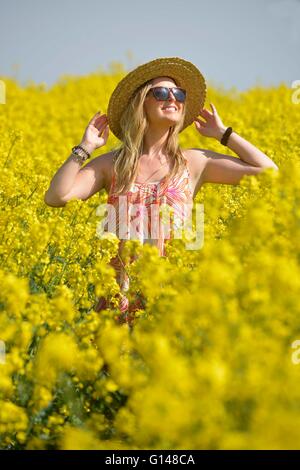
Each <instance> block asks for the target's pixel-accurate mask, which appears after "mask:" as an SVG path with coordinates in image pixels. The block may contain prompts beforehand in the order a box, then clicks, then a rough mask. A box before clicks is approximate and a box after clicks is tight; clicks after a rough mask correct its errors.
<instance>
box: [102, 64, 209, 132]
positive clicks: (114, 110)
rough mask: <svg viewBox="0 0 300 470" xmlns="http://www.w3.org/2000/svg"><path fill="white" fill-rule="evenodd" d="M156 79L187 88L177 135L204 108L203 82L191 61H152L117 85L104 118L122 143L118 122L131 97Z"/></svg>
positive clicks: (204, 89) (132, 72) (204, 88)
mask: <svg viewBox="0 0 300 470" xmlns="http://www.w3.org/2000/svg"><path fill="white" fill-rule="evenodd" d="M159 76H168V77H171V78H173V79H174V80H175V82H176V84H177V86H179V87H182V88H185V89H186V92H187V94H186V101H185V106H186V114H185V120H184V124H183V126H182V129H181V131H180V132H182V131H183V130H184V129H185V128H186V127H187V126H189V125H190V124H192V123H193V121H194V120H195V118H196V117H197V116H199V114H200V111H201V110H202V109H203V106H204V103H205V98H206V82H205V79H204V77H203V75H202V73H201V72H200V70H198V68H197V67H196V66H195V65H194V64H192V63H191V62H189V61H187V60H184V59H181V58H179V57H163V58H159V59H155V60H151V61H150V62H147V63H145V64H142V65H139V66H138V67H137V68H135V69H134V70H132V71H131V72H129V73H128V74H127V75H126V76H125V77H124V78H123V79H122V80H121V81H120V82H119V83H118V85H117V86H116V88H115V89H114V91H113V93H112V95H111V97H110V99H109V103H108V109H107V118H108V124H109V127H110V130H111V132H112V133H113V134H114V135H115V136H116V137H117V138H118V139H120V140H122V129H121V126H120V119H121V117H122V114H123V112H124V111H125V109H126V107H127V105H128V103H129V100H130V98H131V97H132V96H133V94H134V92H135V91H136V89H137V88H138V87H139V86H141V85H142V84H143V83H145V82H147V81H148V80H151V79H153V78H155V77H159Z"/></svg>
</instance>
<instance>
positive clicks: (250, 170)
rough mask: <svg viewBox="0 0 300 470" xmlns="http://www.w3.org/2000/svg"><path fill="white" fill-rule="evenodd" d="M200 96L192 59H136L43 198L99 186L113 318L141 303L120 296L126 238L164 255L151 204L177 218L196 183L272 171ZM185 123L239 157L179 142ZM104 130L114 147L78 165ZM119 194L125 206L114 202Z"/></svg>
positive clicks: (60, 201) (100, 142) (86, 194)
mask: <svg viewBox="0 0 300 470" xmlns="http://www.w3.org/2000/svg"><path fill="white" fill-rule="evenodd" d="M205 96H206V84H205V80H204V77H203V75H202V74H201V72H200V71H199V70H198V69H197V68H196V67H195V65H193V64H192V63H191V62H188V61H186V60H184V59H180V58H178V57H167V58H160V59H155V60H152V61H150V62H147V63H146V64H143V65H140V66H139V67H137V68H136V69H134V70H133V71H131V72H130V73H129V74H127V75H126V76H125V77H124V78H123V79H122V80H121V81H120V82H119V84H118V85H117V87H116V88H115V90H114V92H113V93H112V95H111V98H110V101H109V105H108V112H107V115H106V114H102V115H101V114H100V113H96V114H95V115H94V116H93V118H92V119H91V121H90V122H89V124H88V126H87V128H86V130H85V132H84V135H83V138H82V140H81V143H80V145H79V146H75V147H73V149H72V154H71V155H70V157H69V158H68V159H67V160H66V162H65V163H64V164H63V165H62V167H61V168H60V169H59V170H58V171H57V173H56V174H55V175H54V177H53V179H52V181H51V184H50V187H49V189H48V191H47V192H46V194H45V202H46V204H48V205H50V206H56V207H57V206H64V205H65V204H66V203H67V201H69V200H70V199H72V198H78V199H82V200H87V199H88V198H90V197H91V196H93V195H94V194H95V193H97V192H98V191H100V190H101V189H102V188H105V190H106V192H107V193H108V200H107V202H108V207H112V208H113V210H112V211H111V214H110V216H109V217H108V219H107V225H106V227H105V229H106V230H107V228H108V229H110V227H109V225H108V224H109V222H113V226H114V227H115V229H116V231H117V232H116V234H117V235H118V237H119V239H120V243H119V252H118V255H117V256H116V257H114V258H113V259H111V261H110V264H111V265H112V266H113V267H114V269H115V271H116V279H117V281H118V283H119V285H120V290H121V294H120V301H119V308H120V315H119V317H118V320H119V321H120V322H123V321H125V322H128V323H129V324H131V323H132V321H133V318H134V316H133V312H134V310H135V309H136V308H139V307H144V306H145V299H144V298H143V296H142V295H139V296H138V295H137V299H136V302H134V304H133V305H130V304H129V301H128V298H127V297H126V291H127V290H128V288H129V276H128V272H127V271H126V266H125V264H124V260H122V248H123V246H124V243H125V242H126V239H130V238H137V239H139V240H140V241H141V243H151V244H152V245H155V246H157V248H158V252H159V254H160V255H161V256H165V242H166V239H168V233H169V235H170V233H171V232H168V233H167V235H166V233H165V231H164V230H163V229H162V226H161V221H160V218H159V216H158V213H157V212H155V211H154V212H151V210H152V209H151V210H150V207H151V206H152V207H153V206H154V207H155V208H158V207H160V205H161V204H167V205H168V206H170V207H172V209H173V210H174V215H175V219H174V220H177V221H179V223H180V222H181V221H183V220H184V219H185V217H186V216H187V214H188V215H190V212H189V211H188V212H187V211H186V207H187V206H188V207H191V205H192V203H193V200H194V198H195V196H196V194H197V193H198V191H199V190H200V188H201V187H202V185H203V184H205V183H223V184H238V183H239V181H240V179H241V178H242V177H243V176H244V175H255V174H257V173H259V172H261V171H263V170H264V169H265V168H269V167H272V168H274V169H276V170H278V167H277V166H276V164H275V163H274V162H273V161H272V160H271V159H270V158H269V157H268V156H267V155H265V154H264V153H263V152H261V151H260V150H259V149H258V148H256V147H255V146H254V145H252V144H251V143H250V142H248V141H246V140H245V139H243V138H242V137H241V136H240V135H238V134H237V133H236V132H234V131H233V130H232V128H231V127H227V126H225V125H224V124H223V122H222V120H221V118H220V116H219V115H218V112H217V110H216V107H215V106H214V105H213V104H210V106H211V111H209V110H207V109H204V107H203V106H204V102H205ZM198 116H200V117H201V118H202V119H203V120H202V119H200V118H199V117H198ZM192 123H194V125H195V129H196V130H197V131H198V132H199V133H200V134H201V135H202V136H205V137H210V138H214V139H217V140H218V141H219V142H220V143H221V144H222V145H227V146H228V147H229V148H230V149H231V150H232V151H233V152H235V153H236V154H237V156H238V157H239V158H236V157H231V156H228V155H224V154H222V153H217V152H214V151H211V150H206V149H199V148H193V149H182V148H180V146H179V143H178V135H179V133H180V132H182V131H183V130H184V129H185V128H186V127H187V126H188V125H190V124H192ZM109 128H110V129H111V131H112V132H113V133H114V135H115V136H116V137H117V138H118V139H120V141H121V145H120V146H119V147H118V148H116V149H114V150H112V151H110V152H108V153H105V154H104V155H101V156H99V157H96V158H94V159H93V160H92V161H90V162H89V163H87V164H86V165H85V166H84V167H83V168H81V166H82V164H83V163H84V162H85V161H86V159H87V158H89V157H90V155H91V153H92V152H93V151H94V150H95V149H97V148H99V147H102V146H104V145H105V144H106V142H107V139H108V135H109ZM121 198H122V199H121ZM121 200H122V201H123V203H126V204H123V205H122V204H120V201H121ZM132 208H134V210H133V209H132ZM150 214H151V215H150ZM153 214H154V217H153ZM112 217H113V218H114V221H112V220H111V218H112ZM120 233H121V235H120ZM133 233H134V236H133ZM153 233H154V236H153ZM149 234H150V235H152V236H149ZM137 294H138V293H137ZM140 294H141V293H140ZM107 306H109V301H108V300H107V299H104V298H100V299H99V300H98V302H97V304H96V305H95V307H94V309H95V310H96V311H100V310H101V309H103V308H106V307H107Z"/></svg>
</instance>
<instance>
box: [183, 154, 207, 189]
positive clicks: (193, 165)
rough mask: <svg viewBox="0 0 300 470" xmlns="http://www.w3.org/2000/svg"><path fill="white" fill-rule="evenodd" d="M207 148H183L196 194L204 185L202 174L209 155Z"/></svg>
mask: <svg viewBox="0 0 300 470" xmlns="http://www.w3.org/2000/svg"><path fill="white" fill-rule="evenodd" d="M205 152H206V150H205V149H198V148H192V149H183V153H184V156H185V157H186V159H187V162H188V167H189V170H190V174H191V178H192V180H193V185H194V188H195V190H194V195H196V194H197V192H198V191H199V190H200V188H201V186H202V184H203V183H202V181H201V175H202V173H203V170H204V168H205V165H206V161H207V156H206V155H205Z"/></svg>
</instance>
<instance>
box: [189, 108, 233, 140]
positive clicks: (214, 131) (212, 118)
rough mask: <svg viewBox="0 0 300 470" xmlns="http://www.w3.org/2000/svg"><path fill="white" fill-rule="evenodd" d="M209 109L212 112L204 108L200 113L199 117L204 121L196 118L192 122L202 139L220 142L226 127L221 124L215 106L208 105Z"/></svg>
mask: <svg viewBox="0 0 300 470" xmlns="http://www.w3.org/2000/svg"><path fill="white" fill-rule="evenodd" d="M210 107H211V109H212V112H210V111H208V109H204V108H203V109H202V110H201V111H200V116H201V117H202V118H203V119H205V121H202V120H200V119H199V118H196V119H195V120H194V123H195V127H196V129H197V130H198V132H199V133H200V134H201V135H203V136H204V137H214V138H216V139H218V140H220V137H221V136H222V135H223V133H224V132H225V130H226V126H225V125H224V124H223V122H222V120H221V118H220V116H219V115H218V112H217V110H216V108H215V106H214V105H213V104H212V103H210Z"/></svg>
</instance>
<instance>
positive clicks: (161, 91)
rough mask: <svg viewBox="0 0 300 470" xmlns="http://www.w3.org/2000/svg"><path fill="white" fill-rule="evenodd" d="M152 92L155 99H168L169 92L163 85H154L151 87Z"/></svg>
mask: <svg viewBox="0 0 300 470" xmlns="http://www.w3.org/2000/svg"><path fill="white" fill-rule="evenodd" d="M153 94H154V96H155V98H156V99H158V100H162V101H164V100H167V99H168V95H169V92H168V89H167V88H165V87H156V88H153Z"/></svg>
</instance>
